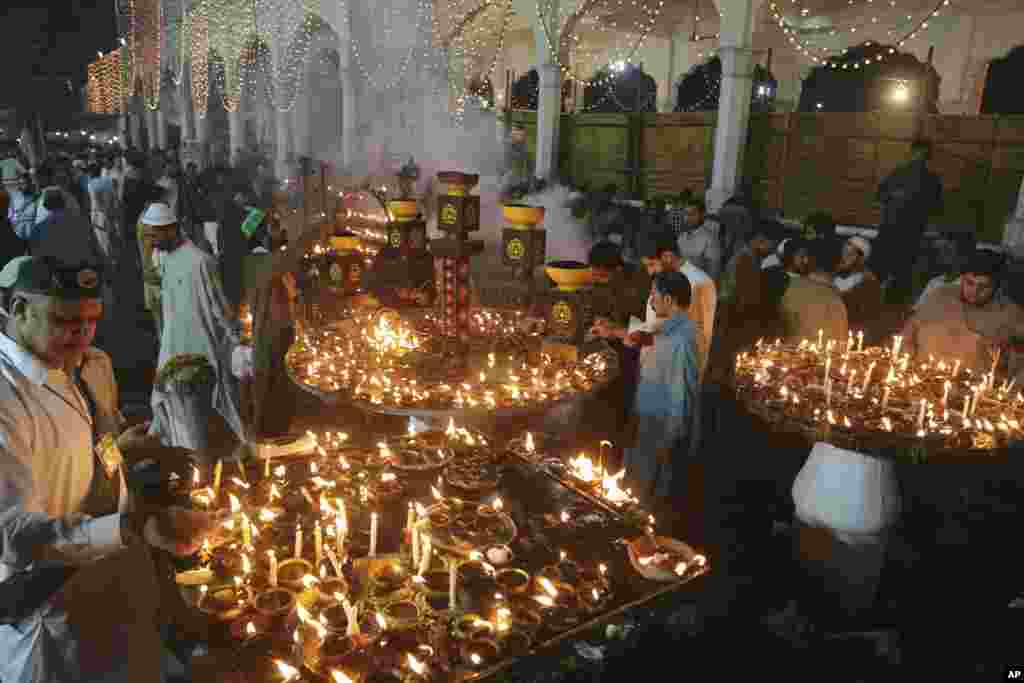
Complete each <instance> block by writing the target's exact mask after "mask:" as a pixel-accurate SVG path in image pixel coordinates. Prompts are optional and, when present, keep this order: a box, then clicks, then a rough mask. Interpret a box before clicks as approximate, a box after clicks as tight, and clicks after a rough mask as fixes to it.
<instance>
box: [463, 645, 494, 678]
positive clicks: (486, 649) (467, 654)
mask: <svg viewBox="0 0 1024 683" xmlns="http://www.w3.org/2000/svg"><path fill="white" fill-rule="evenodd" d="M459 654H460V655H461V658H462V663H463V664H465V665H466V666H467V667H469V668H470V669H472V670H474V671H480V670H482V669H484V668H485V667H487V666H490V665H491V664H494V663H495V662H497V661H498V658H499V657H500V656H501V647H500V646H499V645H498V643H497V642H495V641H494V640H470V641H467V642H464V643H463V644H462V646H461V647H460V648H459Z"/></svg>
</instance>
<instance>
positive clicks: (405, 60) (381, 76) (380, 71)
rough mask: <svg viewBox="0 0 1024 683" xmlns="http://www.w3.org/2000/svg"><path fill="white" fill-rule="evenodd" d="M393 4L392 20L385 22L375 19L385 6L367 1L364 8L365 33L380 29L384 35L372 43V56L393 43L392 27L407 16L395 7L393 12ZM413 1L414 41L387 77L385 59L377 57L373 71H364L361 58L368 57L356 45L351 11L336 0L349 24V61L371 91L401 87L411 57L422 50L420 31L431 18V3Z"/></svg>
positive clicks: (393, 0) (344, 4)
mask: <svg viewBox="0 0 1024 683" xmlns="http://www.w3.org/2000/svg"><path fill="white" fill-rule="evenodd" d="M395 1H396V0H392V5H391V17H390V18H389V19H387V20H379V19H378V17H377V12H378V10H380V8H381V6H382V5H383V4H384V3H381V2H370V3H366V5H364V6H368V7H369V8H370V9H369V17H368V18H367V23H368V27H369V30H368V31H366V33H370V34H376V33H377V31H378V30H379V31H380V32H381V33H382V34H383V35H382V38H383V40H380V41H373V43H374V44H373V54H374V55H380V54H381V53H382V52H383V51H384V49H385V48H384V46H385V45H393V44H394V41H392V40H390V39H391V38H392V36H393V34H394V27H395V25H397V24H399V23H400V19H401V17H402V16H404V15H406V14H407V13H406V12H405V10H404V9H403V8H398V9H397V10H396V8H395V6H394V4H395ZM415 1H416V21H415V23H414V24H413V27H412V31H413V39H412V40H410V41H409V48H408V50H407V51H406V52H405V55H404V56H402V58H400V59H399V60H398V66H397V68H394V69H392V70H391V74H390V75H387V73H386V72H387V71H388V69H386V68H385V63H384V62H385V60H383V59H379V58H378V59H377V60H375V61H376V62H377V63H376V64H375V65H374V66H373V68H372V69H370V68H367V62H366V60H365V59H364V58H365V57H366V56H368V55H367V54H364V51H361V50H360V47H359V45H360V42H361V40H360V38H359V37H358V33H359V32H357V31H356V30H355V29H354V28H353V26H352V14H351V12H350V8H349V7H348V6H347V5H346V2H345V0H339V3H340V5H341V14H342V16H343V17H345V21H347V22H348V29H349V37H350V42H351V45H352V58H353V60H354V61H355V64H356V68H357V69H358V70H359V73H360V74H361V75H362V77H363V79H365V80H366V82H367V83H369V84H370V87H371V88H373V89H374V90H393V89H394V88H397V87H398V86H400V85H401V84H402V83H403V82H404V81H405V78H406V76H407V74H408V70H409V65H410V64H411V63H412V61H413V57H414V55H415V54H416V51H417V48H420V47H421V46H420V41H421V38H420V34H421V33H422V31H421V29H422V27H423V26H424V22H425V21H427V20H428V18H429V17H430V16H431V12H430V9H431V4H432V3H431V2H430V0H415ZM373 37H374V36H373V35H371V40H372V38H373Z"/></svg>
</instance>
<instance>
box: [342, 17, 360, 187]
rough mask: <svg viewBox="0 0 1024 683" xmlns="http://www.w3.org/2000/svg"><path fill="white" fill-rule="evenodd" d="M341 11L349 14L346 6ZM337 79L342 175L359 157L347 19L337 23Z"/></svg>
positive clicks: (356, 113) (354, 78)
mask: <svg viewBox="0 0 1024 683" xmlns="http://www.w3.org/2000/svg"><path fill="white" fill-rule="evenodd" d="M341 11H343V12H346V13H349V12H351V10H350V9H349V7H348V4H347V3H345V4H343V6H342V9H341ZM339 23H340V28H339V30H338V60H339V65H338V77H339V78H340V79H341V165H342V168H343V173H351V172H352V168H353V166H354V165H355V163H356V162H357V161H358V155H359V117H358V111H359V108H358V106H357V105H358V102H359V100H358V95H357V94H356V83H357V82H358V80H357V78H356V65H355V64H354V60H353V59H352V41H351V36H350V35H349V34H350V32H351V22H350V21H349V17H348V16H346V17H344V21H341V22H339Z"/></svg>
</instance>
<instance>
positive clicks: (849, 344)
mask: <svg viewBox="0 0 1024 683" xmlns="http://www.w3.org/2000/svg"><path fill="white" fill-rule="evenodd" d="M851 351H853V330H850V331H849V332H848V333H847V335H846V354H847V355H849V354H850V352H851Z"/></svg>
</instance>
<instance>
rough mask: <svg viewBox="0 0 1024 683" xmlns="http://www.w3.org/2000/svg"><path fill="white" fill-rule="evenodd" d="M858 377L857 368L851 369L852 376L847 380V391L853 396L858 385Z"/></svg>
mask: <svg viewBox="0 0 1024 683" xmlns="http://www.w3.org/2000/svg"><path fill="white" fill-rule="evenodd" d="M856 379H857V371H856V370H851V371H850V378H849V379H848V380H846V393H848V394H850V395H851V396H852V395H853V391H854V389H855V388H856V386H857V382H856Z"/></svg>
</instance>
